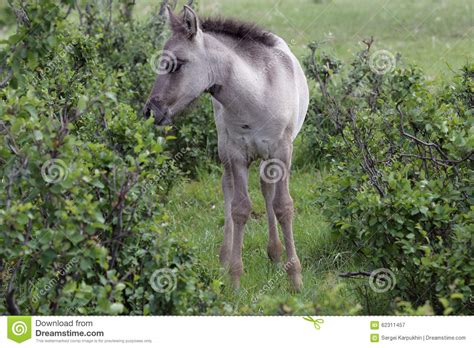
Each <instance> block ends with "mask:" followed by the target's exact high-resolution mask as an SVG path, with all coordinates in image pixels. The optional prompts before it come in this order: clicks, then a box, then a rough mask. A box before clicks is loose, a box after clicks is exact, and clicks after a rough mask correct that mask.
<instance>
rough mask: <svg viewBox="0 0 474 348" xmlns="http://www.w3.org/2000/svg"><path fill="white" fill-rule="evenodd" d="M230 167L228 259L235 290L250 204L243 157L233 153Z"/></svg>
mask: <svg viewBox="0 0 474 348" xmlns="http://www.w3.org/2000/svg"><path fill="white" fill-rule="evenodd" d="M230 167H231V169H232V179H233V184H234V187H233V188H234V192H233V197H232V203H231V213H232V221H233V223H234V230H233V241H232V253H231V257H230V277H231V281H232V285H233V287H234V288H236V289H237V288H239V286H240V275H241V274H242V272H243V263H242V244H243V239H244V227H245V223H246V222H247V220H248V218H249V216H250V211H251V210H252V203H251V202H250V198H249V194H248V164H247V161H246V159H245V156H243V155H241V154H238V153H235V154H234V156H232V158H231V159H230Z"/></svg>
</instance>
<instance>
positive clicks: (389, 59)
mask: <svg viewBox="0 0 474 348" xmlns="http://www.w3.org/2000/svg"><path fill="white" fill-rule="evenodd" d="M395 63H396V60H395V57H394V55H393V54H392V53H391V52H389V51H387V50H378V51H375V52H374V53H372V55H371V56H370V58H369V67H370V70H372V71H373V72H374V73H376V74H377V75H383V74H386V73H389V72H392V71H393V69H395Z"/></svg>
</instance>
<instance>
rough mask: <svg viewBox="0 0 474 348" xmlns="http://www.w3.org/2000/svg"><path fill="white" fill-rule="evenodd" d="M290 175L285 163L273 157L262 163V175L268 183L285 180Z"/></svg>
mask: <svg viewBox="0 0 474 348" xmlns="http://www.w3.org/2000/svg"><path fill="white" fill-rule="evenodd" d="M287 175H288V170H287V168H286V165H285V163H283V162H282V161H280V160H279V159H276V158H273V159H269V160H266V161H263V162H262V164H261V165H260V177H261V178H262V180H263V181H265V182H266V183H268V184H274V183H277V182H279V181H280V180H284V179H285V178H286V176H287Z"/></svg>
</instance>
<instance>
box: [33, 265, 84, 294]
mask: <svg viewBox="0 0 474 348" xmlns="http://www.w3.org/2000/svg"><path fill="white" fill-rule="evenodd" d="M79 261H80V260H79V259H78V258H77V257H73V258H72V259H71V260H70V261H69V262H68V263H67V264H66V265H64V267H61V268H60V269H59V270H58V271H57V272H56V274H55V275H54V278H52V279H51V280H50V281H49V282H48V283H46V285H44V286H43V287H42V288H41V289H38V282H37V283H33V284H31V287H30V289H31V292H33V295H32V297H31V300H32V301H33V303H38V302H39V300H40V297H43V296H45V295H46V294H47V293H49V292H50V291H51V290H52V289H54V288H55V287H56V284H58V283H59V282H60V281H61V280H62V279H63V278H64V277H66V275H67V274H69V273H70V272H71V270H72V269H73V268H75V267H76V266H77V264H78V263H79Z"/></svg>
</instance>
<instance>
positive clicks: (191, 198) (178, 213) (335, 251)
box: [167, 166, 355, 307]
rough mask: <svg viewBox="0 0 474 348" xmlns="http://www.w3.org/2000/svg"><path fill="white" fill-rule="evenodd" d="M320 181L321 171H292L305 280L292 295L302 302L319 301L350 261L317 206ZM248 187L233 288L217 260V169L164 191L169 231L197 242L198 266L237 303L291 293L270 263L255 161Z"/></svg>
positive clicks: (220, 227)
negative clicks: (237, 281)
mask: <svg viewBox="0 0 474 348" xmlns="http://www.w3.org/2000/svg"><path fill="white" fill-rule="evenodd" d="M318 185H323V175H321V173H319V172H316V171H315V172H310V171H306V170H301V171H296V172H294V173H293V174H292V179H291V192H292V196H293V198H294V201H295V218H294V235H295V243H296V247H297V251H298V255H299V257H300V259H301V262H302V267H303V280H304V288H303V291H302V292H301V293H298V294H292V296H293V301H299V302H305V303H308V302H310V303H319V302H320V300H321V296H324V295H325V294H326V293H327V292H328V291H330V289H332V288H334V286H335V285H336V284H337V283H338V282H340V281H342V280H341V279H338V277H337V273H338V272H339V271H342V270H349V269H350V268H351V266H352V262H353V261H352V260H353V251H351V250H349V249H348V250H345V249H344V247H343V246H342V245H339V244H338V242H337V239H335V237H334V236H333V234H332V233H331V231H330V228H329V226H328V224H327V223H326V221H325V218H324V217H323V216H322V215H321V213H320V211H319V210H318V209H317V208H315V205H314V198H315V197H314V189H315V188H316V187H317V186H318ZM249 191H250V196H251V200H252V203H253V209H252V214H251V218H250V219H249V221H248V223H247V225H246V227H245V238H244V248H243V262H244V274H243V276H242V279H241V287H242V289H241V290H240V291H239V292H237V293H236V292H234V291H233V290H232V289H231V287H230V285H229V281H228V277H227V275H226V274H225V272H224V270H223V269H222V268H221V267H220V264H219V256H218V254H219V247H220V244H221V242H222V239H223V226H224V211H223V209H224V208H223V195H222V192H221V188H220V173H219V172H218V171H215V172H213V173H210V174H208V173H202V174H201V175H200V176H199V179H198V180H196V181H191V182H182V183H180V184H178V185H177V186H176V187H175V188H174V189H173V191H172V192H171V193H170V195H169V196H168V199H169V203H168V204H167V213H168V214H169V216H170V224H169V227H168V228H169V230H170V232H172V233H173V234H175V235H176V236H177V238H182V239H186V240H188V241H189V244H190V245H192V246H193V247H195V250H196V254H197V259H198V262H199V266H200V267H202V269H204V270H206V272H207V273H208V274H209V275H210V276H211V277H212V278H213V279H219V280H221V281H223V283H224V284H225V286H224V291H223V292H222V299H223V300H225V301H228V302H230V303H232V304H234V306H237V307H239V306H245V305H248V304H249V303H250V302H251V301H252V299H253V298H254V297H255V296H258V294H259V292H260V291H261V290H263V291H264V294H265V295H268V296H270V297H278V296H283V297H284V296H288V295H289V294H290V293H292V291H291V287H290V283H289V281H288V279H287V276H286V274H285V273H282V272H279V270H281V267H282V265H281V264H280V265H275V264H273V263H272V262H271V261H270V260H269V259H268V257H267V254H266V246H267V241H268V229H267V218H266V215H265V214H266V213H265V205H264V200H263V197H262V195H261V193H260V188H259V185H258V173H257V168H255V166H252V168H251V172H250V189H249ZM280 232H281V231H280ZM280 234H281V233H280ZM282 240H283V239H282ZM283 260H284V259H283ZM268 288H269V289H268ZM343 301H344V302H345V303H346V304H348V305H350V306H353V305H354V304H355V302H354V301H355V300H354V298H353V296H352V295H348V296H347V297H346V298H343Z"/></svg>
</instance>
